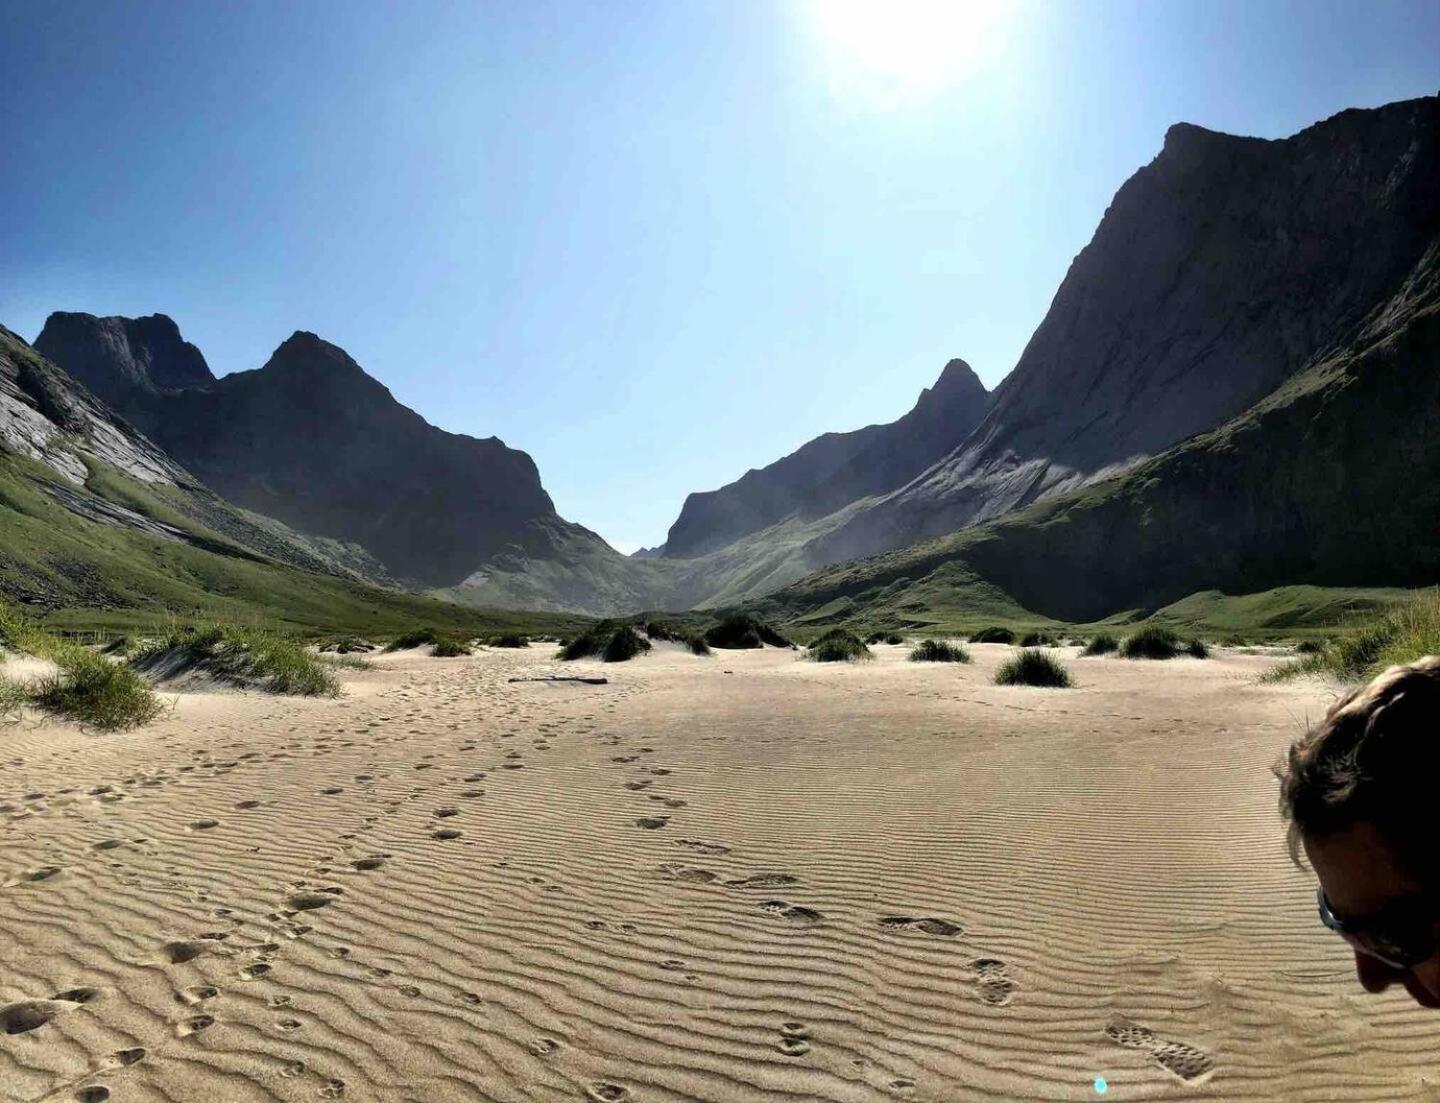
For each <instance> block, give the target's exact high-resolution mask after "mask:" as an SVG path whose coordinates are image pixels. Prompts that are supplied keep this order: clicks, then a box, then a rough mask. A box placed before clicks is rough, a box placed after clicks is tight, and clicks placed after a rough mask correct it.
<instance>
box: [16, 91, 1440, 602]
mask: <svg viewBox="0 0 1440 1103" xmlns="http://www.w3.org/2000/svg"><path fill="white" fill-rule="evenodd" d="M1437 258H1440V98H1437V97H1426V98H1423V99H1418V100H1411V101H1406V102H1402V103H1396V104H1391V105H1388V106H1386V107H1382V108H1377V109H1373V110H1352V111H1346V112H1342V113H1341V114H1339V115H1337V116H1335V117H1333V118H1331V119H1328V120H1325V121H1324V122H1321V123H1317V124H1315V125H1314V126H1311V127H1309V128H1307V129H1305V130H1304V131H1301V132H1300V133H1298V134H1296V135H1294V136H1293V137H1290V138H1285V139H1280V140H1273V141H1272V140H1262V139H1256V138H1243V137H1234V136H1231V135H1225V134H1219V133H1216V132H1213V131H1209V130H1205V129H1203V128H1200V127H1196V126H1191V125H1187V124H1179V125H1176V126H1174V127H1172V128H1171V129H1170V130H1169V132H1168V133H1167V134H1166V136H1165V140H1164V144H1163V147H1162V149H1161V150H1160V152H1159V154H1158V155H1157V156H1156V158H1155V159H1154V160H1153V161H1152V162H1151V163H1150V164H1149V165H1146V166H1144V167H1143V168H1141V169H1140V170H1139V171H1137V172H1136V173H1135V174H1134V175H1133V176H1132V177H1131V178H1130V179H1129V180H1128V181H1127V182H1126V183H1125V184H1124V185H1123V186H1122V187H1121V189H1120V190H1119V192H1118V193H1117V194H1116V196H1115V198H1114V200H1113V201H1112V203H1111V205H1110V207H1109V209H1108V210H1107V211H1106V213H1105V215H1104V217H1103V218H1102V220H1101V222H1100V225H1099V227H1098V228H1097V230H1096V232H1095V234H1094V237H1093V238H1092V240H1091V241H1090V243H1089V244H1088V245H1087V246H1086V247H1085V248H1084V249H1083V250H1082V251H1081V252H1080V254H1079V255H1078V256H1077V257H1076V258H1075V260H1074V262H1073V263H1072V265H1071V267H1070V270H1069V272H1068V273H1067V275H1066V277H1065V279H1064V280H1063V282H1062V283H1061V285H1060V287H1059V289H1058V290H1057V292H1056V294H1055V297H1054V300H1053V302H1052V303H1051V306H1050V309H1049V311H1048V312H1047V313H1046V315H1045V317H1044V319H1043V320H1042V321H1041V323H1040V325H1039V327H1038V328H1037V330H1036V331H1035V333H1034V335H1033V336H1032V337H1031V339H1030V341H1029V343H1028V344H1027V346H1026V347H1025V350H1024V352H1023V353H1022V355H1021V357H1020V360H1019V362H1018V363H1017V364H1016V366H1015V368H1014V370H1013V371H1012V372H1011V373H1010V374H1009V375H1008V376H1007V377H1006V378H1005V380H1004V381H1003V382H1002V383H1001V384H1000V385H999V386H998V387H997V388H996V389H995V391H994V392H993V393H987V392H986V390H985V388H984V387H983V385H982V384H981V383H980V381H979V379H978V378H976V376H975V374H974V373H973V372H972V371H971V370H970V368H969V367H968V366H967V365H966V364H965V363H964V361H963V360H959V359H952V360H950V362H949V363H948V364H947V365H946V366H945V368H944V370H943V371H942V373H941V375H940V377H939V379H938V380H937V382H936V383H935V385H934V386H933V387H931V388H928V389H927V390H925V391H924V392H923V393H922V394H921V395H920V396H919V399H918V400H917V402H916V403H915V406H914V408H913V409H912V410H911V411H910V412H909V413H907V414H906V415H904V416H903V417H901V418H900V419H898V420H897V421H895V422H892V423H890V424H887V425H872V426H869V427H866V428H862V429H858V430H854V431H851V432H844V433H828V434H825V435H823V436H821V437H818V438H816V439H815V440H812V441H810V442H809V443H807V444H805V445H804V446H802V447H801V448H800V449H798V450H797V451H796V452H794V453H793V454H791V455H789V456H786V457H784V458H782V459H779V460H777V461H775V462H773V463H770V464H768V465H766V466H764V467H761V468H758V469H755V470H751V471H749V472H747V473H746V474H745V475H744V476H742V477H741V478H740V479H738V480H736V481H735V482H733V483H730V484H729V485H727V486H724V487H721V488H719V489H717V490H712V491H706V492H701V493H695V494H692V495H690V496H689V498H687V500H686V501H685V504H684V506H683V508H682V510H681V512H680V515H679V517H678V518H677V519H676V520H675V522H674V524H673V525H672V526H671V527H670V530H669V533H668V535H667V539H666V541H665V543H664V544H663V545H662V546H660V547H659V548H654V549H646V551H645V552H643V553H642V554H638V555H636V556H633V557H627V556H622V555H620V554H619V553H618V552H616V551H614V549H612V548H610V547H609V546H608V545H606V544H605V542H604V541H603V540H601V539H600V537H598V536H597V535H596V534H594V533H592V532H590V531H589V530H587V529H585V528H583V527H582V526H579V525H576V524H574V523H572V522H569V521H566V520H564V519H563V518H561V517H559V516H558V514H557V513H556V511H555V508H554V505H553V503H552V502H551V500H550V498H549V496H548V494H546V492H545V490H544V488H543V485H542V483H541V479H540V474H539V472H538V471H537V469H536V466H535V464H534V463H533V461H532V460H531V459H530V457H529V456H528V455H526V454H525V453H524V452H521V451H518V450H516V449H514V448H511V447H509V446H507V445H506V444H504V443H503V442H501V441H500V440H499V439H497V438H495V437H490V438H486V439H477V438H473V437H468V436H462V435H458V434H452V433H447V432H444V431H443V430H440V429H438V428H436V427H434V426H431V425H429V424H427V423H426V422H425V421H424V420H423V419H422V418H421V417H420V416H419V415H418V414H416V413H415V412H413V411H411V410H408V409H406V408H405V407H404V406H402V405H401V404H400V403H398V402H397V401H396V400H395V399H394V398H393V396H392V395H391V394H390V393H389V391H388V390H386V388H385V387H384V386H383V385H382V384H381V383H379V382H378V381H377V380H375V379H373V378H371V377H370V376H369V375H367V374H366V373H365V372H364V371H363V370H362V369H361V368H360V366H359V365H358V364H356V363H355V361H354V360H353V359H351V358H350V357H349V356H348V355H347V354H346V353H345V352H344V351H343V350H341V349H340V348H338V347H336V346H335V345H333V344H330V343H328V342H326V341H324V340H322V339H321V338H319V337H317V336H316V335H314V334H311V333H303V332H301V333H296V334H294V335H292V336H291V337H290V338H288V339H287V340H285V341H284V342H283V343H281V345H280V346H279V347H278V348H277V349H276V351H275V352H274V354H273V355H272V356H271V357H270V359H269V361H268V362H267V363H266V364H265V365H264V366H262V367H260V368H258V369H256V370H253V371H246V372H239V373H235V374H232V375H227V376H224V377H222V378H216V377H215V376H214V375H213V374H212V373H211V371H210V369H209V367H208V366H207V364H206V362H205V359H204V356H203V354H202V353H201V352H200V350H198V349H197V348H195V346H194V345H191V344H189V343H187V342H186V341H185V340H184V339H183V337H182V336H181V333H180V330H179V328H178V326H177V325H176V324H175V323H174V322H173V321H171V320H170V319H169V318H167V317H165V316H163V315H154V316H151V317H148V318H138V319H127V318H97V317H94V316H92V315H87V314H74V313H57V314H54V315H51V317H50V318H49V320H48V321H47V322H46V324H45V327H44V329H43V331H42V332H41V334H40V335H39V336H38V337H37V339H36V342H35V346H34V349H33V350H28V351H26V355H24V356H20V355H18V354H12V362H14V363H21V362H23V363H24V364H40V365H44V366H43V367H41V368H36V367H33V366H32V367H30V368H26V369H25V371H29V372H30V373H31V377H32V379H33V378H38V377H37V376H35V373H36V372H39V373H40V375H41V376H44V378H46V379H50V380H51V381H52V384H54V381H55V380H62V381H63V380H64V377H65V376H66V375H67V374H68V376H69V377H70V378H71V379H72V380H73V381H74V382H75V383H76V384H78V388H76V393H77V394H83V395H84V396H85V397H83V398H82V399H77V400H76V401H78V402H79V406H78V407H75V408H76V409H81V410H85V411H89V412H88V413H86V414H83V415H81V414H74V415H73V416H75V417H84V418H88V419H89V420H86V422H85V424H86V425H87V426H89V428H88V429H86V433H87V434H88V436H86V438H85V439H86V440H88V441H89V442H90V444H89V446H88V447H90V448H91V449H100V448H103V447H104V441H105V440H108V439H110V436H109V434H113V433H115V432H119V433H121V434H122V435H124V434H129V438H131V439H133V440H134V441H136V442H138V443H136V444H135V446H134V447H133V448H132V449H130V453H133V454H129V453H127V459H126V461H125V462H126V463H129V464H130V465H131V466H130V468H129V469H127V470H130V471H131V475H130V476H129V477H135V478H140V476H141V474H142V473H146V472H151V471H152V469H153V471H155V472H158V471H164V472H166V474H165V475H164V476H163V478H164V479H165V480H168V483H167V484H166V485H170V484H173V485H176V486H185V487H187V488H189V489H187V491H186V493H187V494H191V495H198V496H202V497H203V496H205V495H208V496H209V497H208V498H207V499H206V500H207V501H212V502H213V503H217V504H215V505H213V508H214V509H227V510H230V511H231V512H230V513H228V514H227V515H226V516H227V517H230V516H234V517H245V518H251V519H252V520H250V521H248V522H247V523H249V524H251V525H255V524H259V523H260V522H259V521H256V520H253V519H254V518H264V519H267V520H266V521H265V522H264V525H265V526H269V527H266V532H268V533H270V537H269V539H271V540H272V541H275V540H278V541H280V545H277V547H278V546H283V549H284V552H283V556H282V558H283V557H289V558H288V559H287V560H286V561H287V562H292V565H295V566H297V567H298V569H318V570H321V571H322V572H323V571H330V572H334V571H337V570H338V571H341V572H343V573H345V574H346V576H347V577H350V578H352V579H355V580H358V581H360V582H363V583H368V584H373V585H377V586H395V585H397V584H398V585H401V586H404V587H407V588H410V589H415V590H422V591H427V592H430V593H433V594H435V595H438V596H441V597H444V598H447V599H450V600H455V601H460V602H467V603H472V604H482V605H492V606H505V607H511V608H529V609H551V610H572V611H579V612H584V613H591V614H602V613H612V612H623V611H634V610H640V609H658V608H668V609H685V608H692V607H711V606H728V605H735V604H740V603H744V602H752V603H753V602H757V601H762V600H763V601H765V602H767V603H768V604H769V605H770V606H771V607H772V608H774V609H776V610H777V611H779V612H780V613H783V614H785V615H787V616H791V617H802V616H818V617H821V618H822V619H823V618H832V619H833V618H834V617H841V618H842V619H843V618H844V617H852V618H853V617H862V618H867V619H870V620H874V621H876V622H877V623H878V622H880V621H886V622H895V623H901V622H904V623H912V622H919V621H923V610H924V608H925V607H926V603H927V602H929V603H930V604H932V605H933V604H934V603H935V602H936V601H937V600H938V598H937V592H938V591H939V590H943V589H945V588H946V587H949V590H950V591H953V592H963V591H964V590H965V588H966V587H967V586H975V585H984V586H994V587H999V588H1000V589H1002V590H1003V591H1004V592H1005V593H1007V594H1010V595H1012V596H1013V597H1014V598H1015V600H1016V601H1018V602H1020V603H1021V605H1023V606H1024V607H1025V608H1027V609H1030V610H1033V611H1035V612H1037V613H1039V614H1041V615H1045V616H1054V617H1057V618H1061V619H1094V618H1098V617H1103V616H1106V615H1108V614H1110V613H1113V612H1116V611H1118V610H1126V609H1146V608H1154V607H1156V605H1157V603H1159V604H1163V603H1165V602H1168V601H1174V600H1176V599H1178V598H1180V597H1183V596H1185V594H1187V593H1191V592H1194V591H1195V590H1200V589H1208V588H1215V589H1233V588H1235V587H1255V586H1271V585H1278V584H1281V583H1284V582H1291V581H1336V580H1343V581H1344V582H1345V584H1379V583H1387V584H1388V583H1393V584H1404V585H1413V584H1417V583H1419V582H1427V581H1430V582H1433V581H1434V580H1435V578H1436V577H1440V575H1437V572H1436V568H1437V567H1440V552H1437V548H1440V536H1437V532H1436V523H1437V518H1440V510H1437V509H1436V505H1437V502H1436V501H1435V494H1434V493H1433V492H1432V491H1431V490H1430V489H1429V488H1430V487H1432V486H1437V485H1440V483H1437V482H1436V480H1435V479H1434V477H1433V476H1434V475H1436V474H1440V472H1437V471H1436V470H1435V468H1436V466H1437V458H1436V451H1437V449H1436V443H1435V442H1436V441H1437V440H1440V435H1437V433H1436V431H1435V430H1436V428H1437V426H1436V424H1435V420H1436V411H1437V409H1440V405H1437V402H1436V399H1435V388H1436V385H1437V379H1440V371H1437V368H1440V358H1437V346H1436V342H1435V325H1436V321H1435V309H1436V284H1437V280H1440V259H1437ZM7 341H9V342H11V343H12V344H14V343H15V342H18V338H15V337H14V335H8V336H7ZM20 344H21V345H23V342H22V343H20ZM16 347H17V348H18V347H19V346H18V345H17V346H16ZM22 351H25V350H22ZM47 362H48V363H47ZM57 369H58V370H57ZM22 374H23V372H21V371H20V369H18V368H17V369H16V378H17V379H19V378H20V376H21V375H22ZM16 386H17V387H18V386H19V384H16ZM56 386H60V389H61V390H64V386H63V385H62V384H54V385H52V386H50V388H49V390H50V391H55V389H56ZM41 392H44V393H48V392H46V390H45V388H44V387H42V388H41ZM26 393H27V394H31V393H32V392H28V391H27V392H26ZM32 397H33V394H32ZM22 405H24V403H17V402H16V401H12V402H11V404H10V406H9V407H8V412H7V408H6V407H3V406H0V447H3V448H4V449H5V450H6V451H8V452H16V451H17V450H18V451H19V452H21V453H23V454H25V455H27V456H29V457H30V458H31V459H37V457H43V456H44V454H45V449H46V447H47V445H46V444H45V443H44V441H43V440H42V439H41V438H43V437H44V433H43V432H40V431H38V430H36V431H31V430H34V425H33V417H32V415H30V414H25V413H23V412H20V407H21V406H22ZM31 405H32V406H33V408H34V409H40V408H41V407H40V406H34V404H33V403H32V404H31ZM42 405H43V404H42ZM62 405H63V403H62ZM112 411H113V413H112ZM66 416H71V415H66ZM6 417H8V418H10V422H9V425H8V427H7V423H6V421H5V420H4V419H5V418H6ZM27 418H28V419H29V420H27ZM63 421H64V419H63V418H61V421H60V422H57V424H61V423H63ZM107 425H108V426H110V427H111V428H109V429H105V428H103V426H107ZM26 426H30V429H29V430H27V429H26ZM17 441H19V442H22V443H16V442H17ZM49 447H51V451H52V452H53V451H54V448H53V446H49ZM52 459H55V457H54V456H52ZM37 462H43V459H42V460H37ZM55 462H57V463H59V464H60V467H62V468H63V467H64V466H66V464H67V463H68V464H69V465H70V467H71V468H72V470H71V471H70V472H69V473H70V474H71V475H74V474H76V472H75V471H74V470H73V463H71V462H70V461H65V460H63V459H56V460H55ZM74 462H79V461H74ZM120 466H121V467H122V468H123V466H124V465H120ZM57 470H58V468H57ZM82 481H83V480H82ZM1387 485H1390V486H1396V487H1404V493H1403V494H1397V493H1393V492H1391V493H1387V492H1386V491H1385V490H1384V487H1385V486H1387ZM196 500H199V498H197V499H196ZM218 503H223V505H221V504H218ZM235 523H238V522H235ZM279 533H283V535H276V534H279ZM306 556H309V557H311V558H312V559H314V562H308V561H307V562H308V566H301V565H300V563H299V560H302V559H305V557H306Z"/></svg>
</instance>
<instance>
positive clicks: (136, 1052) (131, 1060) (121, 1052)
mask: <svg viewBox="0 0 1440 1103" xmlns="http://www.w3.org/2000/svg"><path fill="white" fill-rule="evenodd" d="M145 1052H146V1051H145V1047H144V1046H134V1047H132V1048H130V1049H117V1050H116V1051H115V1052H114V1053H113V1054H112V1055H111V1056H113V1057H114V1058H115V1060H116V1061H119V1062H120V1064H121V1065H122V1066H124V1067H126V1068H129V1067H130V1066H131V1065H138V1064H139V1063H140V1062H141V1061H143V1060H145Z"/></svg>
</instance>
